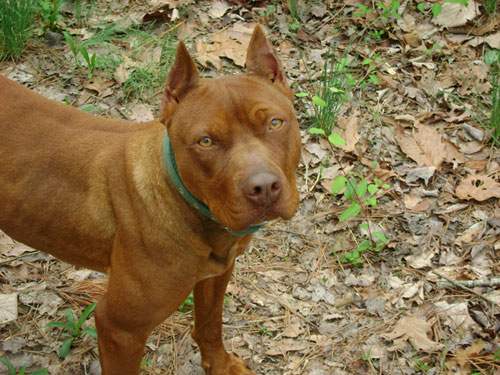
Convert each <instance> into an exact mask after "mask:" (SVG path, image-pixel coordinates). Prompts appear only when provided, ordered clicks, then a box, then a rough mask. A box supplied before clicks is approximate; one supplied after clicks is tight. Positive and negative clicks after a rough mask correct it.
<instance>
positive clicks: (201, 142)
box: [198, 136, 214, 147]
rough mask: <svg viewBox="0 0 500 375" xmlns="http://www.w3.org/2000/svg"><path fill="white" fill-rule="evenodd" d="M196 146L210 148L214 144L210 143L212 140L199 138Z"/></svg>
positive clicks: (205, 137)
mask: <svg viewBox="0 0 500 375" xmlns="http://www.w3.org/2000/svg"><path fill="white" fill-rule="evenodd" d="M198 144H199V145H200V146H202V147H210V146H212V145H213V144H214V142H213V141H212V138H210V137H208V136H204V137H201V138H200V140H199V141H198Z"/></svg>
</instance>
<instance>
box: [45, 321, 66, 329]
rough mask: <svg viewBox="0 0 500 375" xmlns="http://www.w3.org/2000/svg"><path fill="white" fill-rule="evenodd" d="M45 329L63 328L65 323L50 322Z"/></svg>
mask: <svg viewBox="0 0 500 375" xmlns="http://www.w3.org/2000/svg"><path fill="white" fill-rule="evenodd" d="M47 327H49V328H65V327H66V323H64V322H50V323H48V324H47Z"/></svg>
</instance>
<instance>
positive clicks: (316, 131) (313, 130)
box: [308, 128, 325, 135]
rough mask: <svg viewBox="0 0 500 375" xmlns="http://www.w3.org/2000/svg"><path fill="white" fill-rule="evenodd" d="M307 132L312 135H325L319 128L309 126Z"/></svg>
mask: <svg viewBox="0 0 500 375" xmlns="http://www.w3.org/2000/svg"><path fill="white" fill-rule="evenodd" d="M308 132H309V134H312V135H325V131H324V130H323V129H321V128H309V129H308Z"/></svg>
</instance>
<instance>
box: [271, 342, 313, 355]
mask: <svg viewBox="0 0 500 375" xmlns="http://www.w3.org/2000/svg"><path fill="white" fill-rule="evenodd" d="M306 348H307V344H306V343H304V342H300V341H296V340H293V339H284V340H281V341H279V342H277V343H273V347H272V348H270V349H269V350H267V351H266V354H267V355H285V354H286V353H287V352H297V351H302V350H304V349H306Z"/></svg>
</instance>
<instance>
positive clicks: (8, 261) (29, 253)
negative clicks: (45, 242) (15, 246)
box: [0, 250, 40, 265]
mask: <svg viewBox="0 0 500 375" xmlns="http://www.w3.org/2000/svg"><path fill="white" fill-rule="evenodd" d="M39 252H40V251H38V250H35V251H29V252H26V253H24V254H21V255H18V256H15V257H14V258H9V259H5V260H2V261H1V262H0V265H3V264H7V263H10V262H13V261H15V260H18V259H21V258H24V257H27V256H30V255H35V254H38V253H39Z"/></svg>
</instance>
